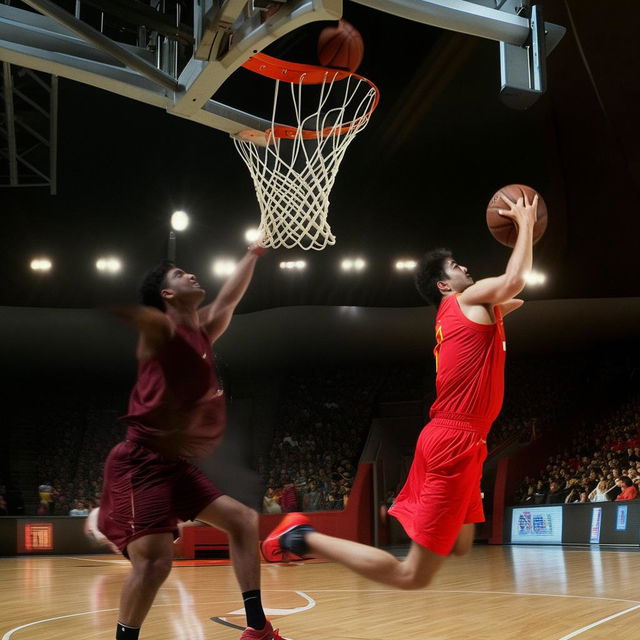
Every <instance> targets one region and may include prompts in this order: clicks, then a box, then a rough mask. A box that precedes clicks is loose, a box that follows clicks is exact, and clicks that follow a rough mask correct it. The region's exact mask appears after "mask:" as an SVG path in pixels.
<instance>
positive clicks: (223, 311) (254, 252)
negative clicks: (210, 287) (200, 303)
mask: <svg viewBox="0 0 640 640" xmlns="http://www.w3.org/2000/svg"><path fill="white" fill-rule="evenodd" d="M263 253H264V249H263V248H262V247H259V246H258V245H251V246H250V247H249V250H248V251H247V253H246V254H245V256H244V258H242V260H240V262H239V263H238V268H237V269H236V270H235V272H234V274H233V275H232V276H230V277H229V279H228V280H227V281H226V282H225V283H224V286H223V287H222V289H220V293H218V295H217V296H216V299H215V300H214V301H213V302H212V303H211V304H208V305H207V306H206V307H203V308H202V309H200V311H198V316H199V319H200V323H201V325H202V327H203V328H204V330H205V331H206V332H207V334H208V335H209V338H210V339H211V341H212V342H213V341H214V340H215V339H216V338H218V337H219V336H221V335H222V334H223V333H224V332H225V330H226V328H227V327H228V326H229V322H231V316H233V312H234V310H235V308H236V307H237V306H238V303H239V302H240V300H242V296H244V294H245V292H246V290H247V287H248V286H249V283H250V282H251V278H252V277H253V271H254V269H255V266H256V262H257V260H258V257H259V256H261V255H262V254H263Z"/></svg>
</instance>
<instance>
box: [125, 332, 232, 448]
mask: <svg viewBox="0 0 640 640" xmlns="http://www.w3.org/2000/svg"><path fill="white" fill-rule="evenodd" d="M122 420H123V421H124V422H125V424H127V425H128V430H127V440H130V441H132V442H137V443H139V444H141V445H143V446H145V447H147V448H149V449H152V450H154V451H158V452H159V453H160V454H162V455H164V456H167V457H172V458H175V457H183V458H202V457H204V456H206V455H208V454H209V453H211V452H212V451H213V450H214V449H215V448H216V447H217V446H218V444H219V443H220V441H221V440H222V436H223V434H224V429H225V426H226V407H225V400H224V395H223V393H222V389H221V388H220V383H219V381H218V375H217V372H216V368H215V365H214V363H213V355H212V351H211V344H210V342H209V339H208V337H207V334H206V333H205V331H204V330H203V329H195V330H193V329H190V328H189V327H186V326H184V325H178V326H177V327H176V330H175V333H174V335H173V337H172V338H171V339H170V340H169V341H168V342H167V344H166V345H165V346H164V348H163V350H162V352H161V353H160V354H159V355H158V356H157V357H156V358H153V359H150V360H144V361H141V362H140V363H139V364H138V379H137V380H136V384H135V386H134V387H133V390H132V392H131V397H130V398H129V412H128V414H127V415H126V416H124V417H123V418H122Z"/></svg>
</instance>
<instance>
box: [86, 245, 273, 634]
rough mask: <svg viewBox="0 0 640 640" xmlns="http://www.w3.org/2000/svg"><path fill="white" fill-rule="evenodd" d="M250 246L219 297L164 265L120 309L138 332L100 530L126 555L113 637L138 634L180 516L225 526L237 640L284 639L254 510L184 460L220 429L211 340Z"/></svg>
mask: <svg viewBox="0 0 640 640" xmlns="http://www.w3.org/2000/svg"><path fill="white" fill-rule="evenodd" d="M261 252H262V249H260V248H259V247H250V250H249V251H248V253H247V254H246V256H245V257H244V258H243V259H242V260H241V261H240V263H239V264H238V268H237V270H236V272H235V273H234V274H233V275H232V276H231V277H230V278H229V279H228V280H227V282H226V283H225V284H224V286H223V287H222V289H221V290H220V293H219V294H218V296H217V297H216V299H215V300H214V301H213V302H212V303H211V304H209V305H207V306H205V307H203V308H201V309H200V308H199V307H200V304H201V302H202V300H203V298H204V297H205V291H204V289H203V288H202V287H201V286H200V285H199V284H198V282H197V280H196V277H195V276H194V275H192V274H189V273H186V272H185V271H183V270H182V269H180V268H179V267H177V266H176V265H175V264H173V263H170V262H165V263H162V264H161V265H159V266H158V267H157V268H156V269H154V270H153V271H151V272H150V273H149V274H148V275H147V277H146V278H145V281H144V282H143V285H142V289H141V293H142V302H143V304H144V305H145V306H141V307H135V308H131V309H124V310H121V311H120V313H121V315H122V316H123V317H125V318H126V319H127V320H129V321H130V322H132V323H133V324H134V325H135V326H136V327H137V329H138V331H139V340H138V347H137V357H138V378H137V381H136V384H135V386H134V388H133V391H132V393H131V397H130V400H129V411H128V414H127V415H126V416H125V417H124V418H123V420H124V421H125V423H126V425H127V434H126V440H125V441H124V442H121V443H120V444H118V445H116V446H115V447H114V448H113V449H112V451H111V453H110V454H109V457H108V458H107V461H106V464H105V471H104V490H103V494H102V499H101V507H100V512H99V516H98V523H97V527H98V530H99V531H100V532H101V533H102V534H104V535H105V536H106V537H107V538H108V539H109V540H110V541H111V542H112V543H113V544H115V545H116V546H117V547H118V548H119V549H120V550H121V551H122V553H123V554H124V555H125V556H126V557H127V558H128V559H129V560H130V561H131V572H130V573H129V575H128V577H127V578H126V580H125V582H124V585H123V587H122V593H121V597H120V611H119V614H118V624H117V630H116V639H117V640H131V639H133V640H135V639H136V638H138V634H139V632H140V626H141V625H142V623H143V621H144V619H145V617H146V615H147V613H148V611H149V609H150V608H151V605H152V603H153V600H154V598H155V596H156V593H157V591H158V589H159V588H160V586H161V585H162V583H163V582H164V580H165V579H166V578H167V576H168V575H169V572H170V570H171V561H172V557H173V541H174V538H175V537H176V536H177V530H178V527H177V525H178V521H179V520H184V521H186V520H200V521H202V522H206V523H208V524H211V525H213V526H215V527H217V528H219V529H222V530H223V531H225V532H226V533H227V534H228V536H229V546H230V551H231V558H232V561H233V568H234V571H235V575H236V578H237V580H238V583H239V585H240V590H241V591H242V595H243V599H244V604H245V610H246V613H247V625H248V627H247V629H245V631H244V632H243V633H242V636H241V639H242V640H282V639H281V636H280V635H279V634H278V632H277V631H274V630H273V628H272V627H271V624H270V623H269V621H268V620H266V618H265V616H264V612H263V609H262V604H261V599H260V561H259V555H258V514H257V513H256V512H255V511H253V510H252V509H249V508H248V507H245V506H244V505H243V504H241V503H240V502H238V501H236V500H234V499H233V498H231V497H229V496H226V495H222V493H221V492H220V491H219V490H218V489H217V488H216V487H215V486H214V485H213V484H212V483H211V481H210V480H209V479H208V478H207V477H206V476H205V475H204V474H203V473H202V472H201V471H200V470H199V469H198V468H197V467H196V466H194V465H193V464H192V463H191V460H193V459H196V458H200V457H203V456H205V455H206V454H208V453H210V452H212V451H213V450H214V449H215V448H216V446H217V445H218V444H219V442H220V440H221V437H222V434H223V432H224V429H225V424H226V416H225V399H224V392H223V390H222V388H221V386H220V384H219V381H218V377H217V374H216V369H215V366H214V363H213V359H212V351H211V344H212V343H213V342H214V341H215V340H216V339H217V338H218V337H219V336H220V335H221V334H222V333H223V332H224V331H225V330H226V328H227V326H228V325H229V322H230V320H231V316H232V314H233V311H234V309H235V307H236V306H237V304H238V303H239V302H240V300H241V299H242V296H243V295H244V293H245V291H246V289H247V287H248V286H249V283H250V282H251V278H252V275H253V271H254V267H255V264H256V260H257V257H258V255H259V254H260V253H261Z"/></svg>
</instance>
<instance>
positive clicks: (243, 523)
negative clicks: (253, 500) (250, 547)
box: [230, 505, 259, 534]
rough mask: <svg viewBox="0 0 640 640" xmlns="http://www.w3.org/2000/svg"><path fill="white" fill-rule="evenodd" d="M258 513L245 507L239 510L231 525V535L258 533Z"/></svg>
mask: <svg viewBox="0 0 640 640" xmlns="http://www.w3.org/2000/svg"><path fill="white" fill-rule="evenodd" d="M258 518H259V516H258V512H257V511H254V510H253V509H249V507H245V506H244V505H242V506H241V508H238V510H237V512H236V513H235V514H234V517H233V521H232V523H231V526H232V531H230V533H234V534H242V533H247V532H254V531H255V532H257V531H258Z"/></svg>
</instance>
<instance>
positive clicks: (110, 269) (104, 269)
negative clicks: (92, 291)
mask: <svg viewBox="0 0 640 640" xmlns="http://www.w3.org/2000/svg"><path fill="white" fill-rule="evenodd" d="M96 269H97V270H98V271H100V273H108V274H114V273H119V272H120V270H121V269H122V262H121V261H120V259H119V258H115V257H113V256H107V257H103V258H98V259H97V260H96Z"/></svg>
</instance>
